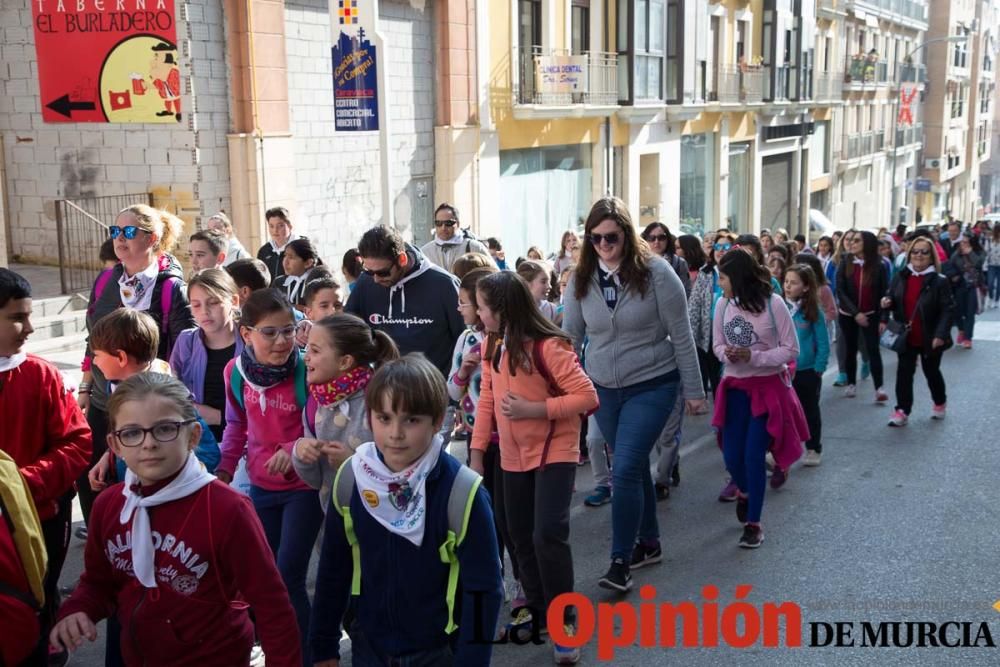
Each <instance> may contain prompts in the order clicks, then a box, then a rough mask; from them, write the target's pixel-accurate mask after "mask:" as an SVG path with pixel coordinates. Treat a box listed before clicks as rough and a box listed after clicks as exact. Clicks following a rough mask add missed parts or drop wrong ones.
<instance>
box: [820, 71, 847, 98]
mask: <svg viewBox="0 0 1000 667" xmlns="http://www.w3.org/2000/svg"><path fill="white" fill-rule="evenodd" d="M843 81H844V73H843V72H817V74H816V95H815V99H816V101H817V102H836V101H838V100H840V96H841V91H842V90H843V87H844V84H843Z"/></svg>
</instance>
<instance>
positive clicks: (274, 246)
mask: <svg viewBox="0 0 1000 667" xmlns="http://www.w3.org/2000/svg"><path fill="white" fill-rule="evenodd" d="M299 238H301V237H300V236H299V235H298V234H296V233H294V232H292V233H291V234H289V236H288V240H287V241H285V245H283V246H281V247H280V248H279V247H278V244H277V243H275V242H274V239H271V240H269V241H268V243H270V244H271V249H272V250H274V252H277V253H281V252H285V248H287V247H288V244H289V243H291V242H292V241H295V240H296V239H299Z"/></svg>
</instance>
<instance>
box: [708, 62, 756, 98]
mask: <svg viewBox="0 0 1000 667" xmlns="http://www.w3.org/2000/svg"><path fill="white" fill-rule="evenodd" d="M766 72H767V68H764V67H759V66H750V65H745V66H742V67H741V66H739V65H720V66H719V76H718V81H719V88H718V91H717V94H718V100H719V102H721V103H723V104H740V103H743V104H753V103H755V102H760V101H761V100H762V99H764V77H765V76H766Z"/></svg>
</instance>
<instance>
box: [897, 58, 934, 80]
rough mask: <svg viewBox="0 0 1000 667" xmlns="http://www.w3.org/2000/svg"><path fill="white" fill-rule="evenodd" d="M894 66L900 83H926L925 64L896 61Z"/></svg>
mask: <svg viewBox="0 0 1000 667" xmlns="http://www.w3.org/2000/svg"><path fill="white" fill-rule="evenodd" d="M896 67H897V68H898V70H897V76H898V77H899V81H900V83H927V66H926V65H924V64H922V63H921V64H917V65H912V64H908V63H896Z"/></svg>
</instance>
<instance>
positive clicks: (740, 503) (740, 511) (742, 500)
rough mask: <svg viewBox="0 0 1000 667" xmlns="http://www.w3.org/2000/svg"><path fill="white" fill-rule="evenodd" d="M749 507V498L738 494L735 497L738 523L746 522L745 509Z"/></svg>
mask: <svg viewBox="0 0 1000 667" xmlns="http://www.w3.org/2000/svg"><path fill="white" fill-rule="evenodd" d="M749 509H750V499H749V498H746V497H744V496H739V497H738V498H737V499H736V518H737V519H738V520H739V522H740V523H746V522H747V511H748V510H749Z"/></svg>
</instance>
